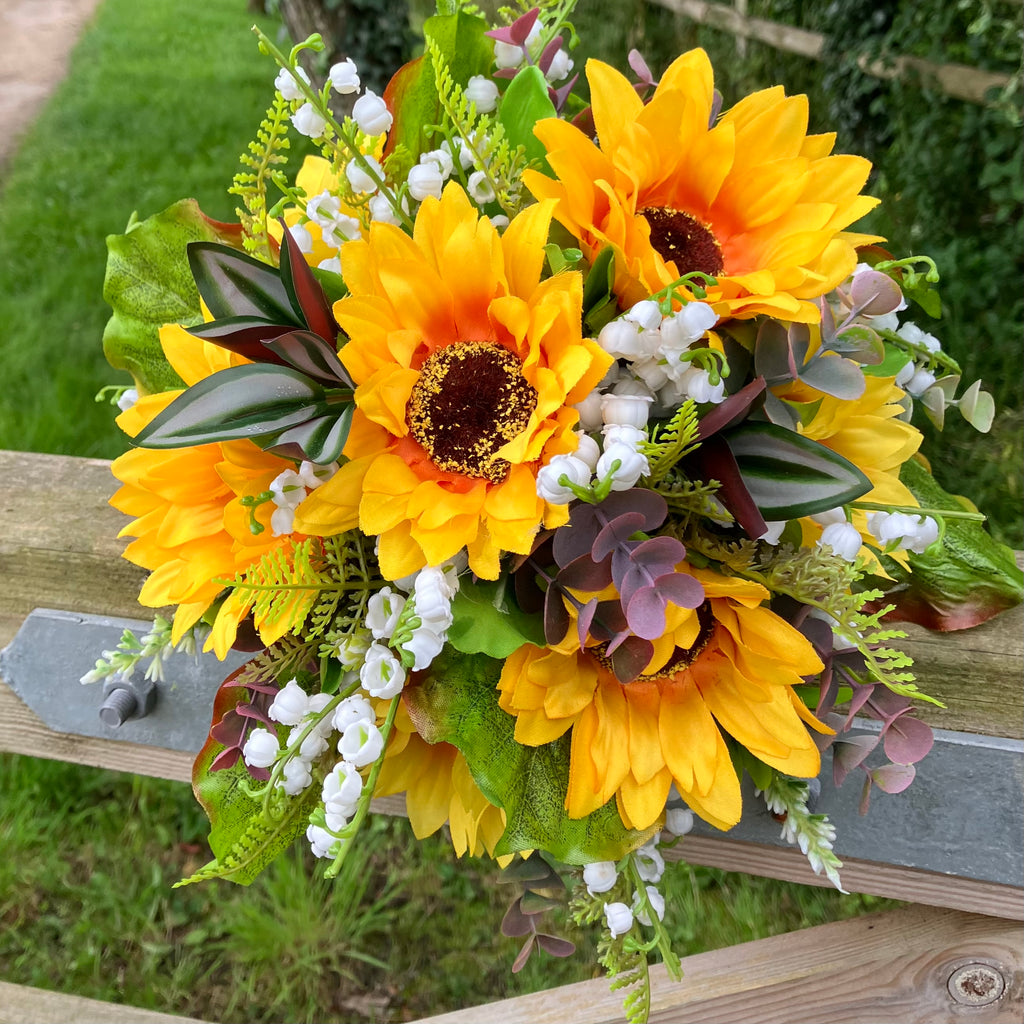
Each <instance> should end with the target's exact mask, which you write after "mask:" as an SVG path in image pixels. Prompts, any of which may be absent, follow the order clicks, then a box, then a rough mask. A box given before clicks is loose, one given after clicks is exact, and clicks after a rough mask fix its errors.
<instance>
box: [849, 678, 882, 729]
mask: <svg viewBox="0 0 1024 1024" xmlns="http://www.w3.org/2000/svg"><path fill="white" fill-rule="evenodd" d="M874 689H875V688H874V686H870V685H869V686H855V687H854V690H853V695H852V696H851V697H850V710H849V713H848V714H847V716H846V724H845V725H844V726H843V728H844V729H849V728H850V726H851V725H853V719H854V717H855V716H856V714H857V712H858V711H860V709H861V708H862V707H864V705H865V704H866V703H867V702H868V700H869V699H870V698H871V695H872V693H873V692H874Z"/></svg>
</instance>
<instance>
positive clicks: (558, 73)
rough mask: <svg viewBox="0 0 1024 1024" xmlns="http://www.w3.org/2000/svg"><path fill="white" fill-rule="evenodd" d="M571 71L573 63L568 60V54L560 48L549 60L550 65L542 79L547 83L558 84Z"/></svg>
mask: <svg viewBox="0 0 1024 1024" xmlns="http://www.w3.org/2000/svg"><path fill="white" fill-rule="evenodd" d="M572 69H573V63H572V60H570V58H569V54H568V53H567V52H566V51H565V49H564V48H562V47H560V48H559V49H558V50H557V51H556V53H555V55H554V57H552V58H551V64H550V65H549V66H548V69H547V71H546V72H545V73H544V77H545V78H546V79H547V80H548V81H549V82H560V81H561V80H562V79H563V78H565V76H566V75H567V74H569V72H570V71H572Z"/></svg>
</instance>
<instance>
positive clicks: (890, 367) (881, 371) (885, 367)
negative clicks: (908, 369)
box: [863, 342, 910, 377]
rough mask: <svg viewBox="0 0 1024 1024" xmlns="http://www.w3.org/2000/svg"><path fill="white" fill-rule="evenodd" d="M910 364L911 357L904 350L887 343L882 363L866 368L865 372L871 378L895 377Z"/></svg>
mask: <svg viewBox="0 0 1024 1024" xmlns="http://www.w3.org/2000/svg"><path fill="white" fill-rule="evenodd" d="M909 362H910V356H908V355H907V353H906V352H905V351H904V350H903V349H901V348H899V347H897V346H896V345H893V344H892V343H890V342H886V344H885V356H884V357H883V358H882V361H881V362H880V363H875V365H874V366H865V367H864V368H863V372H864V373H865V374H867V375H868V376H870V377H895V376H896V374H897V373H899V372H900V370H902V369H903V367H904V366H906V365H907V363H909Z"/></svg>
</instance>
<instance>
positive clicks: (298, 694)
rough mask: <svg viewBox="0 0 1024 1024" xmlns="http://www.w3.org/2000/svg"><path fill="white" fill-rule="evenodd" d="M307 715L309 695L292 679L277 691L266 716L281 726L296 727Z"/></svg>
mask: <svg viewBox="0 0 1024 1024" xmlns="http://www.w3.org/2000/svg"><path fill="white" fill-rule="evenodd" d="M308 713H309V694H308V693H306V691H305V690H304V689H303V688H302V687H301V686H299V684H298V683H297V682H296V681H295V680H294V679H289V680H288V682H287V683H285V684H284V686H283V687H281V689H280V690H278V692H277V695H276V696H275V697H274V700H273V702H272V703H271V705H270V707H269V708H268V709H267V714H268V715H269V716H270V717H271V718H272V719H273V720H274V721H275V722H280V723H281V724H282V725H298V724H299V722H301V721H302V719H303V718H305V717H306V715H307V714H308Z"/></svg>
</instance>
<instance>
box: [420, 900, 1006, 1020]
mask: <svg viewBox="0 0 1024 1024" xmlns="http://www.w3.org/2000/svg"><path fill="white" fill-rule="evenodd" d="M971 964H977V965H979V967H980V971H978V972H976V973H975V974H974V976H973V977H974V980H975V981H976V982H980V985H979V991H987V994H986V995H983V996H982V997H981V998H982V999H990V996H991V993H992V992H995V991H997V990H998V988H999V986H1000V985H1002V995H1001V996H997V997H996V998H994V999H991V1001H988V1002H984V1003H982V1004H980V1005H965V1004H964V1003H962V1002H958V1001H957V1000H956V999H955V998H954V997H953V996H952V995H951V994H950V990H949V987H948V986H949V982H950V979H951V978H953V977H955V976H956V975H957V972H958V971H959V970H961V969H962V968H964V967H965V966H966V965H971ZM683 972H684V973H683V979H682V981H681V982H678V983H673V982H671V981H670V980H669V979H668V977H667V975H666V973H665V970H664V968H663V967H662V966H661V965H658V966H657V967H654V968H653V969H652V971H651V974H652V982H653V985H652V988H653V997H652V1005H651V1015H650V1021H651V1024H691V1022H692V1024H744V1022H748V1024H752V1022H757V1024H877V1022H878V1021H883V1020H885V1021H900V1022H901V1024H935V1022H936V1021H943V1022H946V1021H950V1022H953V1021H968V1020H969V1021H977V1022H979V1024H981V1022H984V1024H1003V1022H1006V1024H1010V1022H1019V1021H1020V1019H1021V1013H1022V1009H1024V998H1022V989H1024V957H1022V951H1021V941H1020V931H1019V929H1018V928H1017V927H1016V926H1015V925H1012V924H1009V923H1007V922H1001V921H995V920H992V919H991V918H984V917H976V916H973V915H970V914H963V913H958V912H956V911H948V910H946V911H941V910H932V909H928V908H925V907H908V908H903V909H900V910H897V911H891V912H888V913H884V914H870V915H867V916H865V917H861V918H858V919H856V920H851V921H840V922H836V923H835V924H826V925H819V926H818V927H815V928H808V929H806V930H804V931H799V932H790V933H789V934H788V935H780V936H775V937H773V938H768V939H760V940H758V941H756V942H748V943H744V944H742V945H739V946H733V947H731V948H729V949H722V950H716V951H715V952H712V953H700V954H698V955H696V956H691V957H687V958H686V959H685V960H684V961H683ZM986 982H991V983H994V986H995V987H994V988H993V989H991V990H986V989H985V983H986ZM621 999H622V993H621V992H616V993H613V992H610V991H609V989H608V983H607V981H605V980H604V979H595V980H593V981H585V982H580V983H578V984H575V985H566V986H564V987H563V988H559V989H552V990H549V991H546V992H537V993H535V994H533V995H528V996H520V997H518V998H515V999H507V1000H503V1001H501V1002H497V1003H490V1004H488V1005H485V1006H475V1007H471V1008H468V1009H464V1010H457V1011H455V1012H454V1013H445V1014H440V1015H438V1016H435V1017H428V1018H426V1019H424V1020H422V1021H420V1022H419V1024H574V1022H581V1024H582V1022H584V1021H585V1022H587V1024H619V1022H621V1021H622V1003H621Z"/></svg>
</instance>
